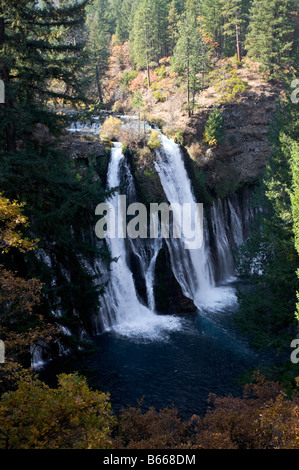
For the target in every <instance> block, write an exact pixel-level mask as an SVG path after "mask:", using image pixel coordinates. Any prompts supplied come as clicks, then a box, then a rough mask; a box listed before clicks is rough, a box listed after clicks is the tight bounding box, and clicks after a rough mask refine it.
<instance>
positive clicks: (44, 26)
mask: <svg viewBox="0 0 299 470" xmlns="http://www.w3.org/2000/svg"><path fill="white" fill-rule="evenodd" d="M44 3H45V5H46V7H47V8H40V9H39V8H38V7H37V6H36V2H35V1H34V0H31V1H27V0H20V1H18V2H17V1H12V2H7V1H5V0H1V2H0V54H1V65H0V77H1V78H2V79H3V80H4V82H5V86H6V101H5V106H4V107H1V109H0V117H1V119H0V141H1V143H2V144H3V145H4V146H5V147H6V149H7V150H9V151H15V150H16V148H17V143H16V142H17V139H23V138H24V135H27V134H28V133H30V131H31V129H32V126H33V125H34V124H35V123H37V122H38V123H40V124H46V125H48V126H51V124H53V126H52V127H54V123H55V121H57V119H55V116H54V115H53V114H52V113H51V114H50V113H49V111H48V109H47V108H46V107H45V104H46V102H47V100H49V99H50V98H52V99H59V98H60V99H65V100H67V101H74V99H77V98H75V95H77V97H78V93H77V92H78V89H79V82H78V80H77V76H76V75H75V74H73V73H72V70H73V65H74V64H75V63H78V56H79V52H80V49H81V48H82V45H81V44H73V43H70V41H69V35H70V32H71V30H72V28H76V26H77V25H78V24H80V23H81V24H82V22H83V19H84V17H83V12H84V7H85V5H86V3H87V0H84V1H82V2H80V3H78V4H77V3H76V4H75V5H73V6H67V7H65V6H64V7H62V8H61V9H60V8H56V7H54V6H53V5H52V3H51V2H50V1H45V2H44ZM70 64H71V65H72V69H70ZM54 81H56V82H57V81H58V82H59V87H56V89H53V88H51V87H50V86H49V84H51V82H54ZM16 123H18V126H16ZM3 145H2V146H3Z"/></svg>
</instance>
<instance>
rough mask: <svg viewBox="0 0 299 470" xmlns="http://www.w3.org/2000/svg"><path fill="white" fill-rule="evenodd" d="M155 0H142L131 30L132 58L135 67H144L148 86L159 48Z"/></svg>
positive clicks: (156, 61)
mask: <svg viewBox="0 0 299 470" xmlns="http://www.w3.org/2000/svg"><path fill="white" fill-rule="evenodd" d="M157 17H158V13H157V2H156V0H142V2H141V3H140V5H139V8H138V10H137V11H136V14H135V17H134V27H133V31H132V35H131V37H132V49H133V58H134V62H135V63H136V66H137V68H139V69H142V68H146V70H147V83H148V87H150V85H151V79H150V69H151V67H152V66H157V63H158V59H159V57H158V50H159V41H158V38H159V31H158V25H157V23H156V22H155V21H154V19H157Z"/></svg>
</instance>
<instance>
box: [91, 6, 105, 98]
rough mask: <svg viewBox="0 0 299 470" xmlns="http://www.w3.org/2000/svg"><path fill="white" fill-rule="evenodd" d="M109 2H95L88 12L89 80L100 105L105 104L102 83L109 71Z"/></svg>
mask: <svg viewBox="0 0 299 470" xmlns="http://www.w3.org/2000/svg"><path fill="white" fill-rule="evenodd" d="M107 12H108V2H107V0H94V1H93V2H92V4H91V5H90V6H89V8H88V10H87V19H86V27H87V46H86V52H87V56H88V66H87V70H88V71H89V79H91V81H93V82H94V83H95V84H96V89H97V95H98V99H99V102H100V103H103V102H104V97H103V89H102V82H103V79H104V78H105V75H106V72H107V71H108V69H109V56H110V51H109V46H110V39H111V37H110V33H109V27H110V25H109V19H108V18H107V17H106V13H107Z"/></svg>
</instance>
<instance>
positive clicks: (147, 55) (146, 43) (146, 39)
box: [144, 21, 151, 88]
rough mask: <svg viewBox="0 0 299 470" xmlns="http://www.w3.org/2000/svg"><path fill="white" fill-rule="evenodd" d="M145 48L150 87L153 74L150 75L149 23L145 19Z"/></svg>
mask: <svg viewBox="0 0 299 470" xmlns="http://www.w3.org/2000/svg"><path fill="white" fill-rule="evenodd" d="M144 32H145V50H146V71H147V86H148V88H150V86H151V76H150V68H149V54H148V35H147V23H146V21H145V31H144Z"/></svg>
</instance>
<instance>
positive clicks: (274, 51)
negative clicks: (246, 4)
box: [245, 0, 294, 79]
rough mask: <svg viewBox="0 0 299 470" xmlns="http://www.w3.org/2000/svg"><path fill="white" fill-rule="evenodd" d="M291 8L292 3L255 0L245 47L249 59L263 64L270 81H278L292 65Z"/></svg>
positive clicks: (292, 27) (280, 0)
mask: <svg viewBox="0 0 299 470" xmlns="http://www.w3.org/2000/svg"><path fill="white" fill-rule="evenodd" d="M292 5H293V3H292V0H254V1H253V4H252V7H251V9H250V25H249V32H248V34H247V36H246V44H245V46H246V49H247V51H248V55H249V57H252V58H253V59H255V60H257V61H258V62H260V63H261V69H262V70H263V71H266V72H267V73H268V75H269V79H276V78H279V77H280V76H281V72H282V71H283V69H284V68H285V67H286V66H287V65H289V64H291V62H292V60H291V51H292V47H293V40H292V33H293V31H294V25H293V24H292V18H291V15H290V12H291V11H292Z"/></svg>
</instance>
